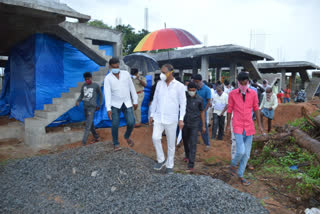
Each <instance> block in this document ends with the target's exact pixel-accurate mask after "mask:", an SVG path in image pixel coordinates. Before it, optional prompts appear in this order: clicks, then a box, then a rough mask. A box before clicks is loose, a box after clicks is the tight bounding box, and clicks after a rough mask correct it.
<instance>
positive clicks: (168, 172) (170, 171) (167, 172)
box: [166, 168, 174, 175]
mask: <svg viewBox="0 0 320 214" xmlns="http://www.w3.org/2000/svg"><path fill="white" fill-rule="evenodd" d="M166 174H168V175H172V174H174V172H173V169H172V168H166Z"/></svg>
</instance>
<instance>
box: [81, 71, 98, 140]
mask: <svg viewBox="0 0 320 214" xmlns="http://www.w3.org/2000/svg"><path fill="white" fill-rule="evenodd" d="M83 77H84V79H85V83H84V84H83V86H82V88H81V94H80V96H79V98H78V100H77V103H76V105H77V106H79V104H80V102H81V101H83V105H84V115H85V117H86V127H85V130H84V135H83V139H82V144H83V145H84V146H85V145H86V143H87V140H88V136H89V132H90V131H91V133H92V134H93V137H94V140H93V141H92V142H91V143H95V142H98V141H99V135H98V134H97V132H96V130H95V128H94V124H93V118H94V113H95V112H96V111H97V110H99V108H100V105H101V103H102V92H101V89H100V86H99V85H98V84H97V83H94V82H92V74H91V73H90V72H86V73H84V74H83ZM97 95H99V105H98V106H97Z"/></svg>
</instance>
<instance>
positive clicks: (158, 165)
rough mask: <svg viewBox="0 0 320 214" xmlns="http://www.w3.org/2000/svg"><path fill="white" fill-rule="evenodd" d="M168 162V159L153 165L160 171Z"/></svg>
mask: <svg viewBox="0 0 320 214" xmlns="http://www.w3.org/2000/svg"><path fill="white" fill-rule="evenodd" d="M165 164H166V160H164V161H163V162H162V163H156V164H155V165H154V167H153V169H154V170H157V171H160V170H161V169H162V168H163V167H164V165H165Z"/></svg>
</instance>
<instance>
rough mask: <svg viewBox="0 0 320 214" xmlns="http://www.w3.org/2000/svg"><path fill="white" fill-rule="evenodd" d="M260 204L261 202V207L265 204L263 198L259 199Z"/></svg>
mask: <svg viewBox="0 0 320 214" xmlns="http://www.w3.org/2000/svg"><path fill="white" fill-rule="evenodd" d="M260 204H261V205H262V206H263V207H265V206H266V204H265V203H264V200H263V199H260Z"/></svg>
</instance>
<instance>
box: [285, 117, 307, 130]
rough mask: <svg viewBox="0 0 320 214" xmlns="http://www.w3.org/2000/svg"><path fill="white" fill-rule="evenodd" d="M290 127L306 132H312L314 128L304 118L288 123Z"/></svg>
mask: <svg viewBox="0 0 320 214" xmlns="http://www.w3.org/2000/svg"><path fill="white" fill-rule="evenodd" d="M288 124H289V125H291V126H294V127H298V128H300V129H301V130H302V131H304V132H309V131H310V130H312V128H313V127H312V126H311V125H310V124H309V123H308V121H307V119H306V118H304V117H302V118H298V119H296V120H294V121H290V122H289V123H288Z"/></svg>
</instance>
